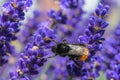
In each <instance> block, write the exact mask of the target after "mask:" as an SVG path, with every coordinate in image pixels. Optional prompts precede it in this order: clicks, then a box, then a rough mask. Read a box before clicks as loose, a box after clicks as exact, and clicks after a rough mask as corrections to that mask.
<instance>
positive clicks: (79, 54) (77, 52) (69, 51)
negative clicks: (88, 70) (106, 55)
mask: <svg viewBox="0 0 120 80" xmlns="http://www.w3.org/2000/svg"><path fill="white" fill-rule="evenodd" d="M52 52H53V53H55V56H56V55H60V56H62V57H65V56H69V57H70V58H71V59H77V60H80V61H85V60H86V59H87V58H88V55H89V50H88V48H87V47H86V46H85V45H82V44H79V45H78V44H68V43H67V41H66V40H63V42H61V43H57V45H55V46H53V47H52Z"/></svg>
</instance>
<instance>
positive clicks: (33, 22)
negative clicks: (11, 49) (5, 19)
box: [18, 10, 43, 45]
mask: <svg viewBox="0 0 120 80" xmlns="http://www.w3.org/2000/svg"><path fill="white" fill-rule="evenodd" d="M33 15H34V16H33V18H29V19H28V22H27V23H26V24H25V27H24V29H23V30H21V32H20V35H19V37H18V39H19V41H20V42H21V43H22V44H24V45H25V44H27V43H28V42H29V41H30V40H31V39H32V36H33V34H34V32H35V31H36V30H37V29H39V26H40V24H41V21H42V20H41V19H42V18H41V17H42V16H43V15H42V13H41V12H40V11H38V10H35V11H34V12H33Z"/></svg>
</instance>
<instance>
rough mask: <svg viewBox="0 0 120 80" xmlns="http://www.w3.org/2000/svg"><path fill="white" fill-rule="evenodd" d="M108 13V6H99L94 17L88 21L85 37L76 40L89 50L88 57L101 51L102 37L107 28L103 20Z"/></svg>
mask: <svg viewBox="0 0 120 80" xmlns="http://www.w3.org/2000/svg"><path fill="white" fill-rule="evenodd" d="M108 12H109V6H107V5H106V6H103V5H102V4H99V5H98V7H97V9H96V10H95V14H94V16H91V17H90V19H89V24H88V29H86V31H85V35H84V36H80V37H79V39H78V40H79V42H80V43H81V44H86V45H87V47H88V48H89V50H90V55H94V54H95V53H96V51H99V50H101V47H102V42H103V41H104V40H105V39H104V38H103V37H102V36H103V34H104V32H105V28H106V27H107V26H108V23H107V22H106V21H105V19H104V18H105V17H106V16H107V15H108Z"/></svg>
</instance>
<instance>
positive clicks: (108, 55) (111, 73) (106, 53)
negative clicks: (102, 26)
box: [100, 25, 120, 80]
mask: <svg viewBox="0 0 120 80" xmlns="http://www.w3.org/2000/svg"><path fill="white" fill-rule="evenodd" d="M119 31H120V25H118V26H117V28H116V29H115V30H114V33H113V34H112V35H111V36H109V37H108V39H107V40H106V41H105V42H104V46H103V47H104V49H103V51H102V54H101V55H100V56H101V61H102V63H104V64H103V65H104V66H102V65H101V67H102V69H103V71H104V72H105V74H106V78H107V80H110V79H113V80H119V79H120V60H119V57H120V53H119V51H120V48H119V44H120V41H119V39H120V33H119Z"/></svg>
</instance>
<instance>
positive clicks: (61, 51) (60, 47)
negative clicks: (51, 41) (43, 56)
mask: <svg viewBox="0 0 120 80" xmlns="http://www.w3.org/2000/svg"><path fill="white" fill-rule="evenodd" d="M69 50H70V47H69V45H68V44H67V43H65V42H62V43H59V44H57V45H56V46H53V47H52V51H53V52H54V53H55V54H58V55H60V56H66V55H67V53H68V52H69Z"/></svg>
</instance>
